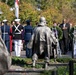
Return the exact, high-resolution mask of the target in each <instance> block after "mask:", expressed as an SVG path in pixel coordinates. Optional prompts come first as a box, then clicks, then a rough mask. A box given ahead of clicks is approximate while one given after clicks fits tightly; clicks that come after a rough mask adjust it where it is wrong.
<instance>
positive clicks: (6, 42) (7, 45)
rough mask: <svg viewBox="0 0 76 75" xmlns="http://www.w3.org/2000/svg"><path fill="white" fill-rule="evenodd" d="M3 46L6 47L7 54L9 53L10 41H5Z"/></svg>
mask: <svg viewBox="0 0 76 75" xmlns="http://www.w3.org/2000/svg"><path fill="white" fill-rule="evenodd" d="M5 45H6V47H7V50H8V52H9V53H10V41H9V40H6V41H5Z"/></svg>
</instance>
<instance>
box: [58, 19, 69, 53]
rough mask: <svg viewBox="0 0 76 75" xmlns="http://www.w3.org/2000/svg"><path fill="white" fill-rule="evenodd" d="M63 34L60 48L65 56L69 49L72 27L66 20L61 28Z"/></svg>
mask: <svg viewBox="0 0 76 75" xmlns="http://www.w3.org/2000/svg"><path fill="white" fill-rule="evenodd" d="M59 27H60V28H61V29H62V32H63V38H62V39H61V40H60V47H61V50H62V53H63V54H66V53H67V51H68V49H69V47H68V46H69V30H70V25H69V23H67V21H66V19H64V20H63V23H62V24H60V26H59Z"/></svg>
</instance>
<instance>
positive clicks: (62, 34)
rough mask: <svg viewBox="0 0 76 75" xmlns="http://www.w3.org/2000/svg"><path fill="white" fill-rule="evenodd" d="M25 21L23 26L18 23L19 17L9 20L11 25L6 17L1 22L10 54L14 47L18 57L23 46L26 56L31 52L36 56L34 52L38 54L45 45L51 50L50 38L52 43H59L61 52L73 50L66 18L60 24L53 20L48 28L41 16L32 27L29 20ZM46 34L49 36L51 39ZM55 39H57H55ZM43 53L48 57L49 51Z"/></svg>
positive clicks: (29, 55)
mask: <svg viewBox="0 0 76 75" xmlns="http://www.w3.org/2000/svg"><path fill="white" fill-rule="evenodd" d="M25 23H26V24H25V25H24V26H23V25H22V24H21V23H20V19H15V20H14V21H12V22H11V25H8V21H7V20H6V19H5V20H3V21H2V22H1V26H0V28H1V34H2V39H3V40H4V42H5V45H6V47H7V49H8V52H9V53H10V54H11V52H12V50H13V49H14V51H15V54H16V56H18V57H20V54H21V50H22V49H24V48H25V51H26V57H27V58H31V57H32V56H33V54H34V56H35V57H36V55H35V54H36V53H37V55H38V54H39V55H40V53H42V52H43V51H44V49H45V47H46V46H47V48H46V50H49V49H50V50H51V47H52V46H53V45H52V44H51V43H50V40H51V41H52V42H54V44H56V43H55V42H58V43H59V47H60V50H61V54H66V53H67V52H68V51H69V50H71V51H72V50H73V38H71V34H70V31H71V29H72V23H71V22H68V21H67V20H66V19H64V20H63V21H62V23H61V24H57V22H56V21H54V22H53V25H52V27H51V28H50V30H49V27H47V24H46V20H45V18H43V17H41V18H40V20H39V23H37V24H36V27H34V28H33V26H32V23H31V21H30V20H26V21H25ZM44 26H45V27H44ZM53 35H54V36H53ZM48 36H49V37H51V39H50V38H49V37H48ZM54 37H55V38H54ZM56 39H57V40H58V41H56ZM46 40H47V41H46ZM31 41H33V42H34V43H33V42H31ZM45 41H46V42H45ZM29 42H30V43H29ZM31 43H33V44H31ZM49 44H50V45H51V47H50V45H49ZM31 45H32V46H31ZM29 46H30V47H29ZM37 51H39V52H37ZM50 54H51V55H52V52H50ZM43 55H45V56H46V57H48V55H49V52H47V51H44V53H43Z"/></svg>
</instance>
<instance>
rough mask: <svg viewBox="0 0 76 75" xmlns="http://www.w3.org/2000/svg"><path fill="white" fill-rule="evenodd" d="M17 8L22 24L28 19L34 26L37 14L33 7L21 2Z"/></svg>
mask: <svg viewBox="0 0 76 75" xmlns="http://www.w3.org/2000/svg"><path fill="white" fill-rule="evenodd" d="M19 8H20V19H21V20H22V22H24V21H25V20H27V19H30V20H31V21H32V23H33V24H34V25H35V23H36V22H37V20H38V13H37V11H36V10H35V8H34V7H33V5H31V4H30V3H27V2H21V3H20V6H19Z"/></svg>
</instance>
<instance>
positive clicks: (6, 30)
mask: <svg viewBox="0 0 76 75" xmlns="http://www.w3.org/2000/svg"><path fill="white" fill-rule="evenodd" d="M3 22H4V25H2V26H1V32H2V39H3V41H4V42H5V45H6V47H7V49H8V52H9V53H10V26H8V25H7V20H6V19H5V20H3Z"/></svg>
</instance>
